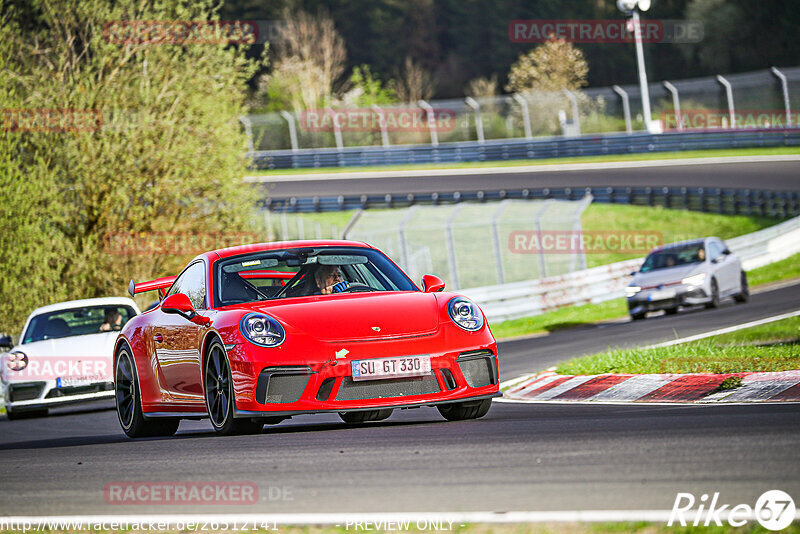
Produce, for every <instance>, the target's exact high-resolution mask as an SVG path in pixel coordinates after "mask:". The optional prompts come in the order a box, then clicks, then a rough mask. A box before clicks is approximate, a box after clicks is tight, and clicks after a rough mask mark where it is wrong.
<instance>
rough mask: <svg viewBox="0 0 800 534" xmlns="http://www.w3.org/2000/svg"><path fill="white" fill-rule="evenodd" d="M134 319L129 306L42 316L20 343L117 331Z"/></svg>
mask: <svg viewBox="0 0 800 534" xmlns="http://www.w3.org/2000/svg"><path fill="white" fill-rule="evenodd" d="M134 315H136V312H135V311H134V310H133V308H131V307H130V306H124V305H117V304H112V305H107V306H84V307H80V308H70V309H66V310H58V311H54V312H49V313H43V314H41V315H37V316H36V317H34V318H33V319H31V322H30V324H28V328H27V329H26V330H25V333H24V334H23V336H22V343H23V344H25V343H33V342H34V341H42V340H44V339H56V338H62V337H72V336H84V335H87V334H98V333H102V332H112V331H118V330H121V329H122V327H123V326H124V325H125V323H127V322H128V320H129V319H130V318H131V317H133V316H134Z"/></svg>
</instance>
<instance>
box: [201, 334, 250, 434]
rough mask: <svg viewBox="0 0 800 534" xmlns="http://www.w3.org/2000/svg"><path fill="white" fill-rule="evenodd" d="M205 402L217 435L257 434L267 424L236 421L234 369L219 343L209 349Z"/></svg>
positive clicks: (216, 340) (205, 374) (206, 363)
mask: <svg viewBox="0 0 800 534" xmlns="http://www.w3.org/2000/svg"><path fill="white" fill-rule="evenodd" d="M203 376H204V377H205V382H204V384H205V395H204V397H205V399H206V410H207V411H208V417H209V419H211V426H213V427H214V431H215V432H216V433H217V434H220V435H223V436H231V435H236V434H258V433H259V432H261V430H263V428H264V421H261V420H258V419H236V418H235V417H234V411H235V409H236V400H235V397H234V393H233V378H232V377H231V366H230V363H229V362H228V356H227V355H226V354H225V349H224V347H223V346H222V343H220V341H219V340H218V339H215V340H214V341H212V342H211V344H210V345H209V346H208V354H207V356H206V361H205V371H204V373H203Z"/></svg>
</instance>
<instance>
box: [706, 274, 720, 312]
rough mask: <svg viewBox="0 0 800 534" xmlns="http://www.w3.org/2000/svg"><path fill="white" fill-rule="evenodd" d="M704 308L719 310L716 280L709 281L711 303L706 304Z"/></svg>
mask: <svg viewBox="0 0 800 534" xmlns="http://www.w3.org/2000/svg"><path fill="white" fill-rule="evenodd" d="M706 308H719V286H718V285H717V279H716V278H712V279H711V302H708V303H706Z"/></svg>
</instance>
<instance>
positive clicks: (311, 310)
mask: <svg viewBox="0 0 800 534" xmlns="http://www.w3.org/2000/svg"><path fill="white" fill-rule="evenodd" d="M251 309H253V308H251ZM255 309H258V310H259V311H263V312H264V313H267V314H269V315H271V316H272V317H274V318H275V319H277V320H278V321H280V322H281V323H282V324H283V325H284V326H287V327H290V328H296V329H299V330H302V331H304V332H305V333H307V334H309V335H311V336H314V337H316V338H317V339H319V340H322V341H352V340H370V339H385V338H391V337H403V336H418V335H426V334H432V333H434V332H435V331H436V328H437V326H438V324H439V319H438V316H439V313H438V305H437V302H436V297H435V296H434V294H433V293H421V292H381V293H354V294H343V295H333V296H330V295H325V296H316V297H302V298H296V299H291V300H286V301H283V302H280V304H278V303H276V302H272V303H269V304H265V305H263V306H258V307H257V308H255Z"/></svg>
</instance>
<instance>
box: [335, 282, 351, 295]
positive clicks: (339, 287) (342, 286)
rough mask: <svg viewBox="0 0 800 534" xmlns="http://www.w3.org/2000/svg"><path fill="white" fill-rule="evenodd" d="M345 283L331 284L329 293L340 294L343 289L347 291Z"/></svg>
mask: <svg viewBox="0 0 800 534" xmlns="http://www.w3.org/2000/svg"><path fill="white" fill-rule="evenodd" d="M347 286H348V284H347V282H339V283H338V284H333V285H332V286H331V293H341V292H342V291H344V290H345V289H347Z"/></svg>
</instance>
